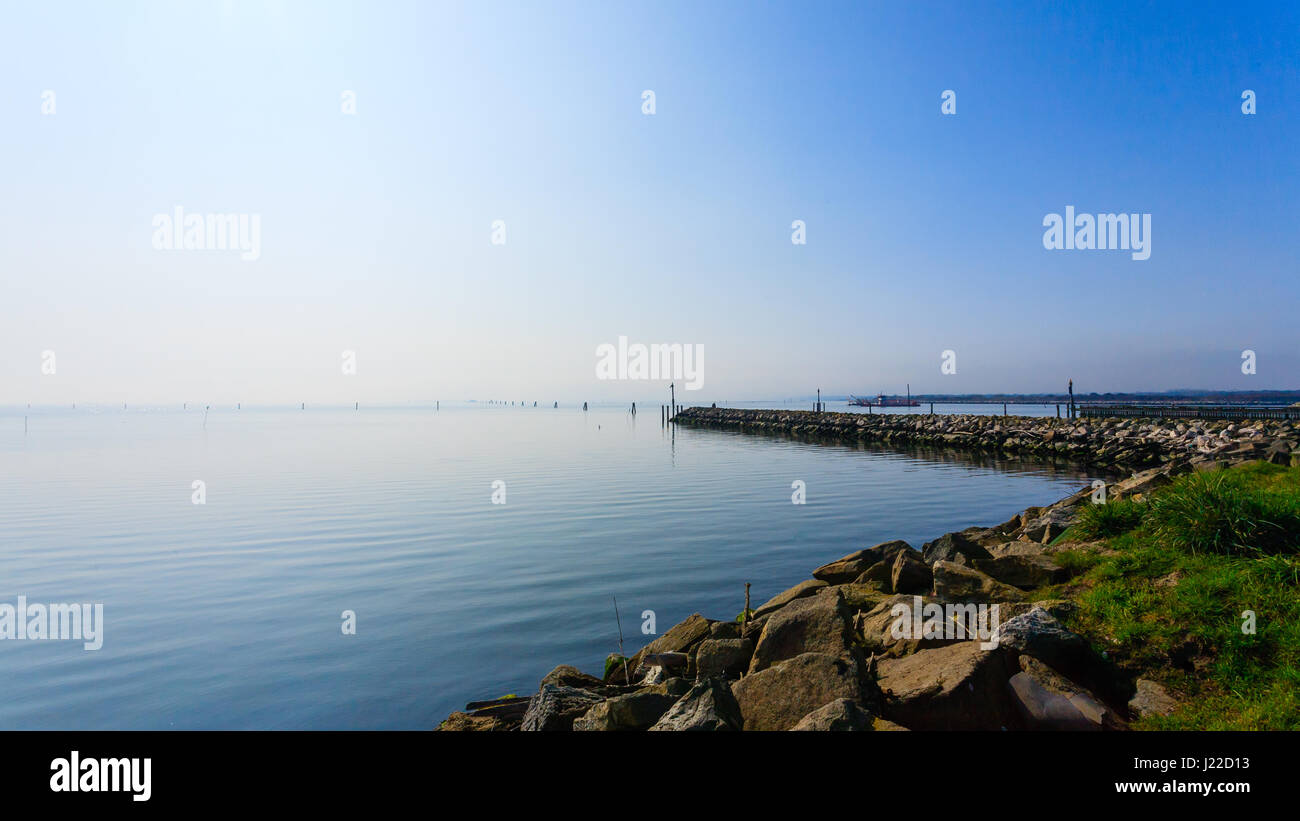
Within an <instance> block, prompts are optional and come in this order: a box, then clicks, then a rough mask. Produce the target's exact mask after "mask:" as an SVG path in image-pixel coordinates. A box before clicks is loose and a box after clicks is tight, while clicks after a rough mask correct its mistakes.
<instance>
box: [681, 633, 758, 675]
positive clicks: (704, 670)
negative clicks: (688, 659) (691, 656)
mask: <svg viewBox="0 0 1300 821" xmlns="http://www.w3.org/2000/svg"><path fill="white" fill-rule="evenodd" d="M753 656H754V642H753V641H752V640H750V639H705V640H704V641H702V642H700V644H699V647H697V648H696V650H695V674H696V675H697V676H699V677H700V678H709V677H712V676H718V677H721V678H736V677H737V676H739V675H740V674H741V673H743V672H745V671H746V670H748V669H749V660H750V659H751V658H753Z"/></svg>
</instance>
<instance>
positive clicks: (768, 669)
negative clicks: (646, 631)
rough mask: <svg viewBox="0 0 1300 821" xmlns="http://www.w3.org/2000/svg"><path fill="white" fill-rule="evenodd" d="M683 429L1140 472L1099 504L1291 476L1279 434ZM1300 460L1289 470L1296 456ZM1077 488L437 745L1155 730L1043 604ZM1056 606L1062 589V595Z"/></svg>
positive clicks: (645, 655)
mask: <svg viewBox="0 0 1300 821" xmlns="http://www.w3.org/2000/svg"><path fill="white" fill-rule="evenodd" d="M676 421H677V422H678V423H679V424H688V425H699V426H709V427H718V428H730V429H735V430H743V431H747V432H761V433H774V434H782V435H790V436H807V437H815V438H818V439H835V440H851V441H858V442H881V443H886V444H892V445H943V446H949V447H955V448H965V449H974V450H988V451H999V452H1001V453H1006V454H1012V455H1032V456H1050V457H1056V458H1068V459H1073V460H1076V461H1080V462H1083V463H1087V464H1093V465H1104V466H1107V467H1110V468H1112V469H1115V470H1124V471H1132V472H1130V474H1129V475H1128V476H1127V477H1126V478H1123V479H1120V480H1118V481H1114V482H1112V483H1110V484H1109V485H1108V486H1107V488H1106V495H1107V497H1108V498H1110V499H1136V500H1141V499H1143V498H1144V497H1145V496H1146V495H1148V494H1150V493H1151V492H1152V491H1154V490H1156V489H1158V488H1160V487H1162V486H1163V485H1166V484H1168V483H1169V482H1170V481H1171V480H1172V478H1173V477H1174V476H1176V475H1178V474H1181V473H1185V472H1189V471H1194V470H1209V469H1214V468H1217V467H1220V466H1228V465H1232V464H1236V463H1240V462H1246V461H1252V460H1256V459H1265V460H1268V461H1270V462H1273V463H1277V464H1293V460H1295V461H1296V462H1300V432H1298V431H1297V429H1296V423H1295V422H1290V421H1256V422H1251V423H1247V424H1231V423H1227V422H1224V423H1216V422H1213V421H1208V420H1195V421H1194V422H1183V421H1179V420H1166V421H1163V422H1158V421H1155V420H1146V419H1104V420H1102V419H1097V420H1094V419H1089V420H1087V421H1086V422H1084V421H1081V420H1058V419H1031V418H1025V417H1000V416H970V415H961V416H929V415H921V414H916V415H904V414H898V415H875V416H867V415H860V414H836V413H813V412H803V411H758V410H730V409H721V408H707V409H706V408H691V409H688V410H685V411H682V412H681V413H679V414H678V415H677V416H676ZM1293 453H1295V454H1296V455H1295V456H1294V457H1293V456H1292V454H1293ZM1094 492H1095V490H1094V488H1091V487H1089V488H1081V489H1080V490H1079V491H1077V492H1075V493H1072V494H1070V495H1069V496H1067V497H1065V498H1064V499H1061V500H1059V501H1057V502H1055V503H1054V504H1051V505H1048V506H1046V507H1030V508H1027V509H1025V510H1024V511H1022V512H1021V513H1019V514H1017V515H1016V516H1014V517H1012V518H1011V519H1009V520H1008V521H1005V522H1000V523H996V524H993V525H990V526H974V527H969V528H967V529H965V530H962V531H959V532H953V533H945V534H942V535H938V536H937V537H936V538H935V539H933V540H932V541H930V542H926V543H925V544H923V545H920V546H919V547H918V546H913V545H910V544H908V543H907V542H904V541H897V540H896V541H890V542H884V543H881V544H877V545H873V546H870V547H866V548H863V549H860V550H856V551H854V552H852V553H849V554H848V555H846V556H843V557H841V558H839V559H837V560H835V561H833V562H830V563H828V564H824V565H822V566H821V567H818V568H815V569H813V570H812V573H811V578H809V579H807V580H804V581H800V582H798V583H797V584H795V585H793V586H792V587H790V588H789V589H788V590H786V591H784V592H782V593H780V594H778V595H776V596H774V597H772V599H771V600H769V601H767V602H765V603H763V604H761V605H759V606H758V607H756V608H753V609H752V610H749V611H746V612H743V613H741V614H740V615H739V616H738V617H736V618H724V619H712V618H707V617H705V616H704V615H702V614H699V613H696V614H694V615H692V616H690V617H689V618H687V619H686V620H685V621H683V622H681V623H680V624H678V625H676V626H674V627H672V628H671V629H670V630H668V631H666V632H665V633H663V634H662V635H660V636H658V637H657V638H655V639H654V640H653V641H652V642H650V643H649V644H648V645H647V646H646V647H644V648H642V649H641V650H639V651H638V652H636V653H635V654H634V655H633V656H631V657H630V658H627V659H624V658H622V657H611V658H610V659H608V660H607V662H606V665H605V672H604V675H603V676H599V677H598V676H593V675H589V674H587V673H583V672H581V671H579V670H577V669H575V668H573V667H570V666H567V665H561V666H559V667H556V668H555V669H554V670H552V671H551V672H550V673H549V674H548V675H547V676H546V677H545V678H543V679H542V681H541V682H540V684H539V686H538V688H537V690H536V692H534V693H532V694H530V695H527V696H523V697H507V698H501V699H497V700H494V701H488V702H475V703H471V704H470V705H467V708H466V710H465V711H464V712H456V713H453V714H452V715H451V716H450V717H448V718H447V719H446V720H445V721H443V722H442V723H441V724H440V725H439V727H438V729H439V730H443V731H447V730H496V731H534V730H561V731H564V730H577V731H610V730H633V731H635V730H649V731H680V730H701V731H735V730H749V731H754V730H758V731H763V730H767V731H771V730H797V731H819V730H820V731H828V730H829V731H897V730H1000V729H1049V730H1106V731H1115V730H1125V729H1127V728H1128V725H1129V722H1131V721H1133V720H1134V719H1136V718H1139V717H1142V716H1145V715H1148V714H1151V713H1161V714H1166V713H1167V712H1168V711H1169V710H1171V709H1173V707H1174V702H1173V701H1172V699H1171V698H1170V697H1169V695H1168V693H1166V692H1165V691H1164V690H1163V689H1162V688H1161V686H1160V685H1159V684H1157V683H1155V682H1153V681H1149V680H1146V679H1141V678H1138V679H1133V678H1131V677H1130V676H1128V675H1126V674H1125V673H1124V672H1122V671H1121V670H1120V669H1118V668H1117V667H1115V666H1114V665H1113V664H1112V662H1111V661H1110V660H1109V659H1108V658H1106V657H1105V656H1104V655H1102V654H1099V653H1098V652H1096V651H1095V650H1094V649H1093V647H1092V645H1091V644H1090V643H1089V642H1088V641H1087V640H1086V639H1084V638H1083V637H1082V636H1080V635H1077V634H1075V633H1073V632H1071V631H1070V630H1069V629H1067V628H1066V627H1065V626H1064V624H1063V622H1065V621H1068V620H1069V618H1068V617H1069V615H1070V614H1071V613H1072V612H1073V610H1074V609H1075V608H1076V604H1075V603H1074V602H1072V601H1070V600H1069V599H1043V598H1041V597H1038V596H1036V595H1035V593H1034V591H1036V590H1041V589H1043V588H1045V587H1048V586H1051V585H1058V584H1061V583H1062V582H1065V581H1067V580H1068V579H1069V578H1070V577H1071V572H1072V571H1071V570H1070V563H1069V562H1066V561H1060V560H1058V554H1059V553H1060V552H1061V551H1063V550H1069V551H1071V552H1072V553H1074V554H1078V553H1080V552H1090V551H1091V552H1095V553H1098V554H1106V553H1107V552H1109V548H1107V547H1106V545H1105V543H1104V542H1078V541H1071V542H1069V543H1067V544H1064V545H1061V546H1056V545H1054V544H1053V542H1054V541H1055V540H1056V538H1057V537H1058V536H1059V535H1061V533H1062V532H1064V531H1065V529H1066V528H1068V527H1069V526H1070V525H1071V524H1072V523H1073V522H1074V521H1075V519H1076V517H1077V515H1078V512H1079V511H1080V510H1081V509H1082V506H1083V505H1086V504H1090V503H1091V501H1092V500H1093V498H1094V497H1093V493H1094ZM1056 589H1060V588H1056Z"/></svg>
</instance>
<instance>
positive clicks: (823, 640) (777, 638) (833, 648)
mask: <svg viewBox="0 0 1300 821" xmlns="http://www.w3.org/2000/svg"><path fill="white" fill-rule="evenodd" d="M846 619H847V615H846V613H845V611H844V606H843V600H842V599H841V597H840V596H839V595H826V596H813V597H811V598H807V599H799V600H797V601H793V602H791V603H790V604H787V605H786V606H785V607H783V608H781V609H780V610H778V611H776V612H775V613H773V614H772V615H771V616H770V617H768V620H767V624H766V625H765V626H764V627H763V634H762V635H761V636H760V637H759V639H758V644H757V645H756V646H755V647H754V656H753V659H752V660H751V661H750V663H749V672H750V674H751V675H752V674H754V673H757V672H759V671H760V670H764V669H766V668H768V667H771V666H772V665H773V664H776V663H777V662H781V661H785V660H786V659H791V658H794V657H795V656H798V655H801V654H803V653H825V654H827V655H831V656H844V657H849V656H850V655H851V650H850V647H851V640H850V634H849V625H848V622H847V620H846ZM818 706H820V705H818Z"/></svg>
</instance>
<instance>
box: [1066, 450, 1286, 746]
mask: <svg viewBox="0 0 1300 821" xmlns="http://www.w3.org/2000/svg"><path fill="white" fill-rule="evenodd" d="M1116 504H1119V503H1115V502H1111V503H1108V504H1106V505H1097V506H1095V507H1097V508H1110V507H1111V506H1112V505H1116ZM1134 511H1137V515H1136V516H1135V514H1134ZM1080 518H1081V521H1082V522H1084V527H1083V528H1080V527H1079V524H1078V523H1076V525H1075V526H1074V527H1072V528H1071V530H1070V531H1069V532H1067V534H1066V535H1065V542H1066V543H1067V545H1068V542H1069V541H1078V540H1080V539H1088V540H1095V538H1096V537H1095V536H1094V535H1090V534H1100V533H1105V532H1108V529H1113V530H1114V531H1118V532H1117V533H1114V534H1113V535H1110V536H1109V537H1107V538H1105V547H1106V548H1108V549H1109V550H1111V551H1114V552H1113V553H1110V554H1107V555H1097V554H1096V553H1090V552H1087V551H1083V550H1079V551H1072V550H1069V549H1068V547H1067V549H1066V550H1064V551H1062V552H1060V553H1057V554H1056V557H1057V558H1058V560H1059V561H1061V562H1062V563H1063V564H1065V565H1067V566H1068V567H1071V568H1072V569H1074V570H1075V571H1076V572H1081V573H1082V575H1080V576H1078V577H1076V578H1075V579H1074V580H1073V581H1072V582H1071V583H1070V592H1071V593H1072V595H1073V597H1074V598H1076V599H1077V601H1078V602H1079V608H1078V610H1077V611H1076V612H1075V613H1073V614H1072V615H1071V616H1069V617H1068V625H1069V627H1070V628H1071V629H1073V630H1075V631H1076V632H1079V633H1080V634H1082V635H1084V636H1086V637H1088V638H1089V639H1090V640H1091V641H1092V642H1093V644H1094V646H1095V647H1096V649H1097V650H1098V651H1102V652H1105V653H1106V655H1107V656H1108V657H1109V658H1111V659H1112V660H1113V661H1114V662H1115V663H1116V664H1118V665H1119V666H1120V667H1121V668H1123V669H1125V670H1126V672H1128V673H1129V674H1130V675H1132V676H1134V677H1135V678H1136V677H1144V678H1150V679H1153V680H1156V681H1159V682H1161V683H1163V684H1164V685H1165V686H1166V687H1167V688H1168V689H1169V691H1170V692H1171V693H1172V694H1173V695H1174V696H1175V698H1177V699H1179V701H1180V707H1179V709H1178V710H1176V711H1175V712H1174V713H1173V715H1171V716H1169V717H1167V718H1148V719H1144V720H1142V721H1139V722H1138V723H1137V724H1136V725H1135V726H1137V727H1138V728H1141V729H1211V730H1226V729H1289V730H1295V729H1300V556H1297V554H1296V552H1297V547H1298V546H1300V468H1297V467H1292V468H1286V467H1281V466H1277V465H1269V464H1265V463H1251V464H1249V465H1242V466H1238V467H1235V468H1231V469H1229V470H1225V471H1214V472H1210V473H1194V474H1188V475H1186V476H1181V477H1178V479H1176V480H1175V481H1174V482H1173V483H1172V484H1171V485H1169V486H1168V487H1165V488H1162V489H1160V490H1157V491H1156V492H1155V493H1153V494H1152V497H1151V499H1150V501H1149V502H1148V503H1146V504H1130V505H1129V506H1126V507H1125V508H1114V509H1112V510H1109V511H1106V512H1099V513H1092V514H1089V513H1084V512H1083V511H1081V517H1080ZM1098 528H1099V529H1098ZM1121 528H1123V529H1121ZM1246 611H1251V612H1253V613H1254V614H1255V632H1254V633H1253V634H1250V633H1245V632H1243V630H1242V626H1243V624H1244V622H1245V620H1244V618H1243V613H1244V612H1246Z"/></svg>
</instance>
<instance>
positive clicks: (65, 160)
mask: <svg viewBox="0 0 1300 821" xmlns="http://www.w3.org/2000/svg"><path fill="white" fill-rule="evenodd" d="M2 14H3V20H4V22H5V25H4V26H0V99H2V100H3V101H4V109H5V114H6V116H5V118H4V124H5V128H4V129H0V157H3V158H4V166H5V169H4V170H5V180H6V182H5V184H6V192H7V195H6V196H5V197H4V198H3V199H0V224H3V225H4V226H5V227H4V229H3V230H4V232H5V242H4V243H3V245H2V246H0V267H2V268H3V269H4V271H5V273H4V275H3V277H0V405H6V406H21V405H25V404H27V403H31V404H33V405H34V406H35V405H66V404H70V403H73V402H84V403H91V402H99V403H103V404H113V403H121V402H128V403H132V402H135V403H152V402H156V403H168V402H172V401H175V402H176V403H178V404H179V403H180V402H181V401H185V400H186V399H187V398H188V399H189V401H191V402H200V401H203V402H213V403H217V402H227V403H232V404H233V403H234V402H242V403H244V404H245V405H258V404H297V403H298V402H302V401H305V402H307V403H308V406H309V407H310V406H311V405H313V404H317V405H321V404H330V405H338V406H343V405H349V406H350V405H351V404H352V403H353V402H358V401H359V402H361V403H362V405H363V406H365V405H381V404H402V403H411V402H426V401H433V399H432V398H430V397H433V398H437V397H503V398H505V400H506V401H510V398H511V397H512V396H513V397H518V398H526V399H527V400H528V401H530V402H531V401H533V400H537V401H538V402H539V404H540V403H542V402H550V401H563V400H564V398H565V397H568V398H569V401H574V399H575V398H577V401H584V400H586V401H593V402H595V401H614V402H616V401H633V400H635V401H645V400H647V399H648V398H650V397H657V396H662V397H664V398H666V397H667V395H668V391H667V384H668V380H662V382H655V383H652V384H648V383H642V382H634V381H633V382H629V381H605V380H599V379H597V378H596V376H595V366H596V362H597V358H596V350H597V348H598V346H600V345H603V344H607V343H614V342H615V341H616V340H618V338H619V337H627V338H629V339H630V340H632V341H633V342H640V343H645V344H652V343H681V344H686V345H701V346H703V349H704V351H705V360H704V361H705V366H704V378H703V388H702V389H701V390H700V391H698V392H683V391H681V390H679V391H678V394H677V396H678V401H679V402H680V403H682V404H687V405H689V404H693V403H695V402H696V401H697V400H696V397H697V396H698V397H705V396H707V397H708V398H709V399H708V401H714V400H715V399H717V398H718V397H729V398H732V399H734V400H736V401H744V399H745V398H754V399H759V400H767V399H772V398H785V397H806V396H809V395H811V394H813V393H814V392H815V390H816V389H817V388H819V387H820V388H821V389H822V390H823V393H824V394H825V395H845V394H850V393H852V394H858V395H874V394H876V393H878V392H882V391H883V392H885V393H889V394H894V393H902V392H904V390H905V386H906V385H907V384H908V383H910V385H911V391H912V393H914V394H939V393H943V394H959V393H992V392H1007V393H1046V392H1059V391H1063V390H1064V388H1065V383H1066V380H1067V379H1070V378H1072V379H1073V380H1074V383H1075V388H1076V391H1077V392H1079V393H1089V392H1093V391H1095V392H1098V393H1105V392H1122V391H1129V392H1133V391H1164V390H1174V389H1183V388H1186V387H1187V386H1188V385H1203V386H1207V387H1206V388H1205V389H1207V390H1270V389H1274V390H1285V389H1291V388H1296V387H1300V324H1298V323H1296V322H1295V318H1294V306H1295V305H1296V304H1297V302H1298V300H1300V278H1297V277H1296V262H1295V261H1296V259H1297V258H1300V232H1297V231H1296V230H1295V214H1296V212H1297V204H1298V202H1297V200H1298V198H1300V195H1298V193H1297V192H1298V191H1300V185H1297V183H1300V167H1298V164H1300V154H1297V152H1296V151H1295V149H1294V145H1293V143H1294V135H1295V133H1297V127H1298V126H1300V79H1298V78H1300V73H1298V72H1297V71H1296V68H1297V63H1298V60H1297V54H1300V48H1298V47H1300V8H1297V7H1286V6H1278V5H1271V4H1261V5H1259V6H1250V5H1248V6H1246V7H1233V8H1230V9H1229V8H1217V7H1214V6H1211V5H1199V4H1197V5H1187V4H1173V3H1170V4H1154V5H1149V6H1143V7H1132V6H1130V5H1128V4H1124V3H1101V4H1092V5H1090V6H1089V7H1088V8H1087V9H1086V11H1085V10H1081V9H1070V8H1064V9H1058V8H1046V7H1038V6H1031V7H1016V6H1013V5H1009V4H987V5H978V6H977V5H975V4H965V3H910V4H903V5H901V6H900V5H876V4H863V5H861V6H853V7H849V8H847V9H844V8H831V7H826V8H813V9H802V8H801V9H797V10H791V9H788V8H784V7H781V6H756V5H752V4H737V3H717V4H709V5H708V6H705V7H698V6H695V5H691V4H684V3H667V4H653V5H649V4H646V5H641V4H627V5H619V6H617V7H612V8H601V9H599V10H597V9H594V8H592V7H588V6H583V5H580V4H568V3H557V4H547V5H545V6H532V5H528V4H493V5H486V4H472V5H470V4H437V5H434V4H422V3H413V2H412V3H392V4H383V5H368V4H355V5H354V4H348V3H305V2H265V3H252V2H247V3H241V2H224V3H216V4H211V5H197V4H194V5H191V4H184V5H174V6H173V5H168V4H160V3H159V4H155V3H134V4H105V5H102V6H99V5H92V4H85V3H49V4H41V5H39V6H29V5H23V6H11V7H7V8H6V9H5V10H4V11H3V12H2ZM647 90H650V91H653V92H654V103H655V109H654V113H653V114H647V113H643V110H644V109H643V106H644V98H643V92H645V91H647ZM947 90H953V91H955V92H956V98H955V101H956V113H955V114H951V115H948V114H944V113H942V111H941V104H942V103H943V99H942V95H943V93H944V92H945V91H947ZM1245 90H1250V91H1251V92H1253V95H1254V98H1253V99H1254V101H1255V103H1256V104H1257V111H1256V112H1255V113H1253V114H1246V113H1243V109H1242V106H1243V100H1242V94H1243V92H1244V91H1245ZM47 93H49V94H48V96H47ZM348 95H351V96H350V97H349V96H348ZM349 100H350V101H351V105H352V109H351V110H350V111H349V110H347V106H348V103H349ZM177 207H180V208H182V209H184V212H185V213H188V214H192V215H193V214H198V215H208V214H218V215H221V214H238V215H246V216H248V215H257V216H258V217H259V226H260V227H259V228H258V232H259V234H258V248H257V252H256V254H255V256H256V257H257V258H256V259H248V260H245V259H242V258H241V254H240V253H238V252H237V251H223V250H166V249H165V250H159V249H158V248H157V247H156V244H157V242H158V240H157V232H156V223H155V221H156V219H157V218H158V217H159V216H160V215H170V214H172V213H174V209H176V208H177ZM1067 208H1075V209H1077V210H1078V211H1079V212H1080V213H1088V214H1108V213H1131V214H1147V215H1150V225H1151V227H1150V233H1149V234H1148V235H1147V239H1148V240H1149V241H1150V251H1151V254H1150V257H1149V258H1148V259H1134V258H1133V257H1132V256H1131V255H1130V254H1129V253H1127V252H1126V251H1120V250H1107V251H1101V250H1097V251H1068V250H1059V251H1053V250H1048V249H1047V248H1045V247H1044V220H1045V218H1046V217H1047V216H1048V215H1051V214H1054V213H1063V212H1065V210H1066V209H1067ZM498 220H500V221H503V222H504V237H505V242H504V244H494V243H493V238H494V232H495V231H496V230H497V229H496V227H494V223H495V221H498ZM796 220H800V221H803V223H804V224H805V228H806V244H794V243H792V241H791V238H792V233H793V232H792V227H793V223H794V221H796ZM250 256H252V255H251V254H250ZM1246 350H1250V351H1254V352H1255V354H1256V357H1257V369H1256V372H1255V373H1253V374H1245V373H1243V372H1242V368H1241V365H1242V352H1243V351H1246ZM47 351H50V352H53V353H54V354H55V357H56V361H57V367H56V368H55V369H54V372H53V373H43V371H42V368H43V366H44V363H45V352H47ZM346 351H351V352H354V353H355V358H354V362H355V373H345V372H342V371H341V368H340V359H341V357H342V356H343V353H344V352H346ZM944 351H954V352H955V353H956V365H957V367H956V372H955V373H953V374H944V373H941V371H940V366H941V357H942V355H943V352H944ZM516 401H517V400H516Z"/></svg>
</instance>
